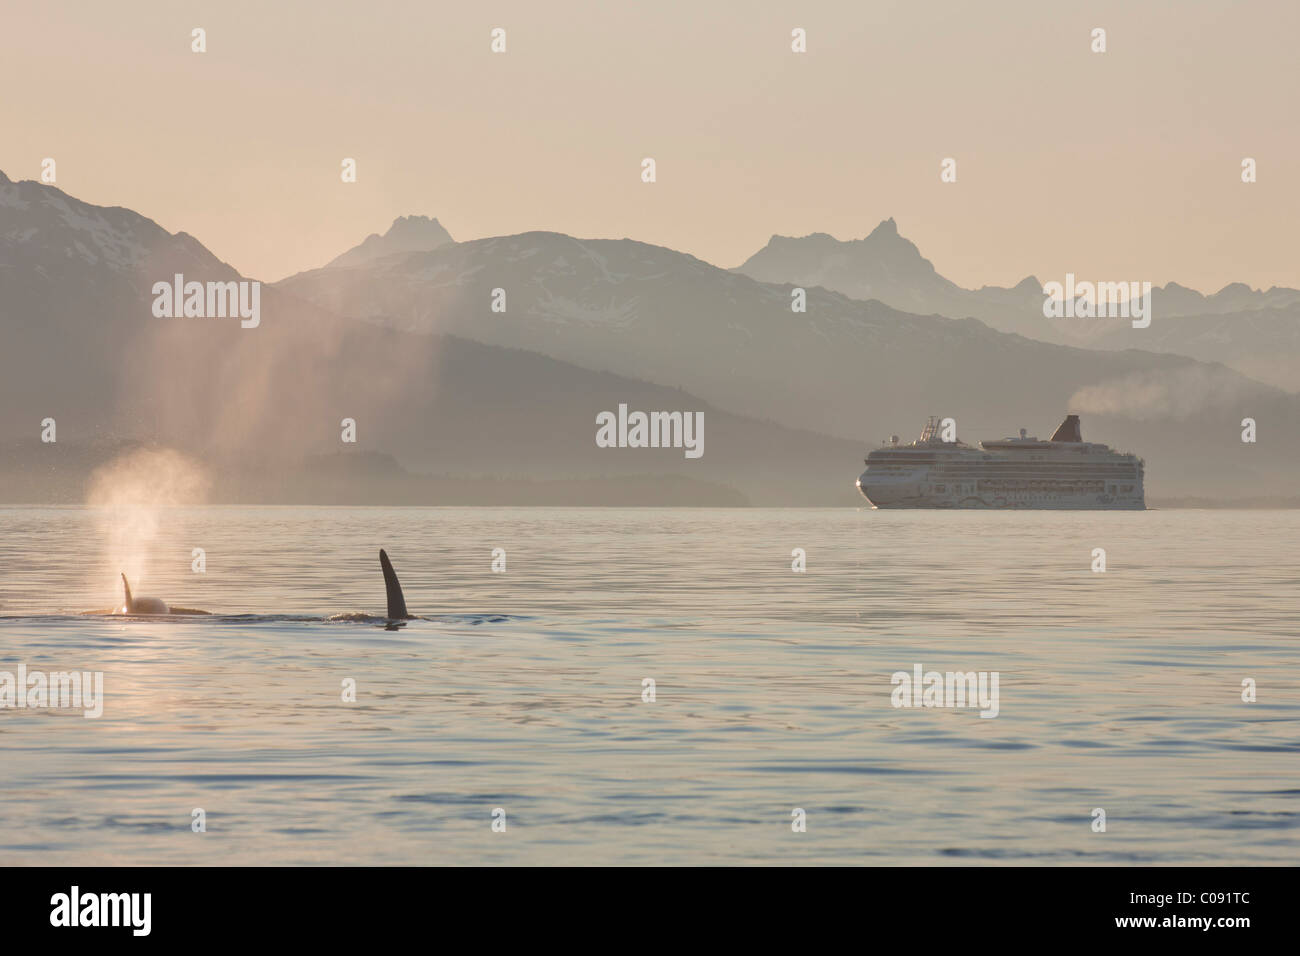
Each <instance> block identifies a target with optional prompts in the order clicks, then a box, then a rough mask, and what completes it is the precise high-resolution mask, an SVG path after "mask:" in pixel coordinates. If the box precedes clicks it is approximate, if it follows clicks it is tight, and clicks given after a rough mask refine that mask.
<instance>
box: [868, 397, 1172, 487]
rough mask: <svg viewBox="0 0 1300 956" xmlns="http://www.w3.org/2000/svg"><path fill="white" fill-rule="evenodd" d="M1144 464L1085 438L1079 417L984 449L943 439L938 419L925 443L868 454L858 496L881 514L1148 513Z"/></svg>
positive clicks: (1022, 431)
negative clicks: (1046, 433) (1042, 437)
mask: <svg viewBox="0 0 1300 956" xmlns="http://www.w3.org/2000/svg"><path fill="white" fill-rule="evenodd" d="M1144 464H1145V463H1144V462H1143V461H1142V459H1141V458H1138V457H1137V456H1136V455H1130V454H1123V453H1121V452H1117V451H1113V450H1111V449H1110V448H1109V447H1108V446H1106V445H1098V444H1094V443H1093V442H1086V441H1084V440H1083V435H1082V433H1081V430H1080V428H1079V416H1078V415H1067V416H1066V417H1065V421H1063V422H1061V425H1060V427H1059V428H1057V429H1056V431H1055V433H1053V435H1052V437H1051V438H1050V439H1048V440H1047V441H1039V440H1038V439H1037V438H1033V437H1031V436H1028V435H1026V434H1025V429H1023V428H1022V429H1020V437H1019V438H1003V439H1000V440H999V441H982V442H980V443H979V447H978V448H974V447H972V446H970V445H967V444H965V443H964V442H960V441H955V440H954V441H945V440H944V439H943V438H941V437H940V425H939V422H938V421H937V420H936V419H935V418H934V417H933V416H932V417H931V418H930V420H929V421H928V422H927V423H926V426H925V429H924V430H923V431H922V432H921V437H920V438H919V439H917V440H916V441H914V442H911V443H910V444H907V445H901V444H899V441H898V436H897V435H895V436H893V437H891V438H890V440H889V442H888V443H886V444H884V445H882V446H881V447H880V448H877V449H875V450H874V451H872V452H870V453H868V455H867V457H866V465H867V469H866V471H864V472H863V473H862V474H861V475H860V476H859V477H858V490H859V491H861V492H862V494H863V495H864V496H865V497H866V499H867V500H868V501H870V502H871V503H872V504H873V505H875V506H876V507H877V508H1087V509H1112V508H1114V509H1133V510H1142V509H1144V508H1146V502H1145V499H1144V496H1143V490H1142V472H1143V467H1144Z"/></svg>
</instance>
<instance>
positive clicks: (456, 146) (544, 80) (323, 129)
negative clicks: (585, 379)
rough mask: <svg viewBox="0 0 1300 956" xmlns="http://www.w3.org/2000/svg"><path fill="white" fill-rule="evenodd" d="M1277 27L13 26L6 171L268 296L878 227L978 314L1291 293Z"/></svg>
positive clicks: (433, 6) (536, 7) (1005, 19)
mask: <svg viewBox="0 0 1300 956" xmlns="http://www.w3.org/2000/svg"><path fill="white" fill-rule="evenodd" d="M196 27H201V28H203V29H204V30H205V31H206V41H207V51H206V52H204V53H194V52H192V51H191V43H192V39H191V31H192V30H193V29H194V28H196ZM497 27H500V28H503V29H504V30H505V31H506V52H504V53H493V52H492V51H491V48H490V45H491V31H492V30H493V29H494V28H497ZM1097 27H1101V28H1103V29H1105V30H1106V43H1107V50H1106V52H1105V53H1094V52H1092V49H1091V46H1092V43H1093V40H1092V31H1093V29H1094V28H1097ZM795 28H802V29H804V30H806V31H807V52H806V53H794V52H792V51H791V31H792V30H793V29H795ZM1298 33H1300V3H1296V2H1295V0H1277V2H1271V0H1270V2H1266V0H1256V2H1250V0H1245V2H1235V3H1234V2H1226V0H1225V2H1217V0H1178V2H1163V0H1143V2H1141V3H1133V2H1131V0H1126V2H1091V3H1083V2H1073V0H1052V2H1043V0H1023V2H1021V0H996V2H980V3H974V2H972V3H959V2H924V0H904V2H871V3H865V2H862V0H785V2H777V0H714V2H710V0H687V2H681V0H657V2H655V3H638V2H632V0H603V2H594V0H593V2H583V0H549V2H545V3H540V2H537V0H526V2H504V0H497V2H459V0H458V2H439V0H367V2H365V3H357V2H340V0H275V2H267V0H130V2H127V3H111V4H109V3H103V2H102V0H77V2H71V0H67V2H61V0H41V2H36V0H6V4H5V10H4V17H3V25H2V26H0V89H2V90H3V91H4V92H3V93H0V130H3V134H2V135H0V170H3V171H4V172H5V173H6V174H7V175H9V177H10V178H12V179H36V178H39V176H40V171H41V161H42V159H44V158H45V157H52V158H54V159H55V161H56V163H57V183H56V185H57V186H58V187H59V188H61V189H63V190H64V191H65V192H68V193H70V194H71V195H73V196H76V197H77V198H80V199H83V200H86V201H88V202H92V203H97V204H101V205H120V206H127V207H129V208H131V209H134V210H136V211H137V212H140V213H142V214H143V215H146V216H148V217H150V218H152V219H154V220H156V221H157V222H158V223H159V224H160V225H162V226H163V227H164V228H166V229H168V230H169V231H172V232H177V231H184V232H188V233H190V234H192V235H194V236H196V237H197V238H198V239H199V240H200V241H202V242H203V243H204V244H205V245H206V246H207V247H208V248H209V249H210V250H212V252H213V253H215V254H216V255H217V256H218V257H220V258H222V259H224V260H225V261H227V262H229V263H230V264H231V265H233V266H235V267H236V268H237V269H239V270H240V271H241V272H242V273H244V274H245V275H248V276H252V277H255V278H260V279H263V280H268V281H269V280H275V279H279V278H282V277H283V276H286V275H290V274H292V273H295V272H298V271H301V270H304V269H310V268H314V267H317V266H320V265H323V264H324V263H325V262H326V261H328V260H329V259H331V258H333V257H334V256H336V255H338V254H339V253H341V252H342V251H344V250H345V249H347V248H350V247H351V246H354V245H356V244H357V243H358V242H360V241H361V240H362V239H364V238H365V237H366V236H367V235H369V234H370V233H372V232H383V231H385V230H386V229H387V228H388V225H389V224H390V223H391V221H392V220H393V219H394V218H396V217H397V216H401V215H411V214H421V215H428V216H435V217H437V218H438V219H439V220H440V221H441V222H442V224H443V225H444V226H445V227H446V228H447V229H448V230H449V231H450V232H451V234H452V236H453V237H454V238H456V239H458V240H465V239H475V238H481V237H486V236H493V235H502V234H510V233H518V232H524V231H528V230H534V229H546V230H553V231H557V232H564V233H568V234H571V235H576V236H579V237H584V238H623V237H629V238H634V239H639V240H642V241H645V242H650V243H655V244H658V245H664V246H669V247H671V248H674V249H677V250H680V251H682V252H687V253H690V254H692V255H695V256H698V257H699V258H701V259H704V260H706V261H709V262H712V263H714V264H716V265H720V266H723V267H732V266H736V265H739V264H740V263H741V262H743V261H744V260H745V259H746V258H748V257H749V256H750V255H751V254H753V253H754V252H755V251H757V250H758V249H759V248H761V247H762V246H763V245H764V244H765V243H766V242H767V241H768V239H769V238H770V237H771V236H772V235H773V234H780V235H806V234H808V233H811V232H827V233H830V234H832V235H835V236H837V237H839V238H842V239H850V238H860V237H862V236H865V235H867V234H868V233H869V232H870V231H871V230H872V229H873V228H874V227H875V226H876V224H877V223H878V222H880V221H881V220H882V219H886V218H889V217H893V218H895V219H896V221H897V223H898V227H899V231H900V232H901V233H902V235H904V236H906V237H907V238H909V239H911V240H913V241H914V242H916V243H917V245H918V246H919V247H920V249H921V252H922V254H923V255H925V256H926V257H927V258H929V259H930V260H931V261H932V262H934V264H935V267H936V268H937V269H938V270H939V271H940V272H941V273H942V274H944V275H945V276H947V277H948V278H950V279H952V280H953V281H955V282H957V283H958V284H960V285H963V286H966V287H978V286H981V285H986V284H989V285H1012V284H1014V283H1016V282H1017V281H1019V280H1020V279H1022V278H1024V277H1025V276H1026V275H1030V274H1033V275H1036V276H1038V278H1039V279H1040V280H1041V281H1044V282H1046V281H1050V280H1052V279H1058V280H1059V279H1061V278H1063V277H1064V275H1065V273H1066V272H1074V273H1075V274H1076V275H1078V276H1080V277H1081V278H1094V279H1097V280H1106V281H1120V280H1141V281H1151V282H1153V283H1156V284H1163V283H1165V282H1167V281H1170V280H1173V281H1178V282H1181V283H1182V284H1184V285H1187V286H1190V287H1192V288H1196V289H1199V290H1201V291H1205V292H1209V291H1214V290H1217V289H1218V288H1220V287H1221V286H1223V285H1224V284H1226V283H1228V282H1231V281H1243V282H1246V283H1248V284H1250V285H1252V286H1256V287H1261V288H1268V287H1270V286H1273V285H1283V286H1292V287H1300V262H1298V261H1297V259H1296V257H1295V247H1296V244H1295V238H1294V235H1295V223H1296V222H1297V221H1300V188H1297V182H1298V181H1300V124H1298V123H1297V122H1296V117H1297V116H1300V82H1298V80H1300V72H1298V70H1297V66H1296V62H1295V54H1294V42H1295V37H1296V35H1297V34H1298ZM345 157H351V158H353V159H355V160H356V163H357V181H356V182H355V183H344V182H342V181H341V177H340V169H341V163H342V160H343V159H344V158H345ZM645 157H653V158H654V159H655V162H656V167H657V181H656V182H654V183H644V182H642V180H641V161H642V159H643V158H645ZM947 157H951V158H953V159H955V160H956V161H957V181H956V182H955V183H943V182H941V180H940V164H941V161H942V160H943V159H945V158H947ZM1245 157H1251V158H1254V159H1255V160H1256V163H1257V170H1258V173H1257V175H1258V181H1257V182H1255V183H1252V184H1245V183H1243V182H1242V181H1241V163H1242V159H1243V158H1245Z"/></svg>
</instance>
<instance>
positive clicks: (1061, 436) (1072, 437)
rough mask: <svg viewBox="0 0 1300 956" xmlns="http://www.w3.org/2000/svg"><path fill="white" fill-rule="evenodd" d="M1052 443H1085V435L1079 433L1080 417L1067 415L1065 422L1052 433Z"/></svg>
mask: <svg viewBox="0 0 1300 956" xmlns="http://www.w3.org/2000/svg"><path fill="white" fill-rule="evenodd" d="M1052 441H1077V442H1081V441H1083V435H1082V434H1081V433H1080V431H1079V416H1078V415H1066V416H1065V421H1063V422H1061V424H1060V425H1059V426H1058V427H1057V429H1056V431H1054V432H1053V433H1052Z"/></svg>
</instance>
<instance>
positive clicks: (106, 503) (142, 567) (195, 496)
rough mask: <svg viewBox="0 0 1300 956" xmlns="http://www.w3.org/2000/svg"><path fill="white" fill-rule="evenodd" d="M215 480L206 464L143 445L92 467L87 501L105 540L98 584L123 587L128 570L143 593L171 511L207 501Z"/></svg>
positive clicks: (98, 535)
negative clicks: (93, 469)
mask: <svg viewBox="0 0 1300 956" xmlns="http://www.w3.org/2000/svg"><path fill="white" fill-rule="evenodd" d="M210 486H211V479H210V478H209V477H208V474H207V472H206V470H205V469H204V467H203V465H201V464H200V463H199V462H198V461H196V460H194V459H193V458H190V457H189V456H187V455H184V454H182V453H180V452H178V451H175V450H173V449H170V448H138V449H135V450H134V451H131V452H129V453H128V454H125V455H122V456H120V457H118V458H115V459H113V460H112V461H110V462H109V463H107V464H105V465H104V466H102V467H101V468H99V469H97V470H96V471H95V472H94V473H92V474H91V476H90V486H89V489H88V490H87V493H86V502H87V504H88V505H89V506H90V508H91V513H92V514H93V516H94V519H95V523H96V528H95V535H94V540H98V541H102V542H104V552H103V555H102V558H101V561H100V564H99V567H98V569H97V573H96V574H95V577H94V581H95V584H96V585H97V586H98V585H101V584H102V583H103V582H108V583H109V584H110V585H111V587H120V582H121V577H120V575H121V574H125V575H126V576H127V579H128V580H129V581H131V583H132V587H133V588H135V589H136V593H137V594H139V593H143V592H142V591H141V588H142V587H143V586H145V585H148V583H149V580H148V569H149V558H150V556H151V555H152V554H154V553H155V546H156V544H157V541H158V536H159V533H160V532H161V531H162V529H163V524H164V522H165V521H166V520H167V518H168V512H169V511H170V510H171V509H174V508H176V507H177V506H180V505H197V504H202V503H203V502H204V501H205V500H206V498H207V494H208V489H209V487H210ZM118 597H119V598H121V597H122V594H121V593H119V594H118ZM118 604H119V605H120V604H121V602H120V601H118Z"/></svg>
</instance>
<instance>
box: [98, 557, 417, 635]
mask: <svg viewBox="0 0 1300 956" xmlns="http://www.w3.org/2000/svg"><path fill="white" fill-rule="evenodd" d="M379 566H380V567H381V568H383V569H384V590H385V591H387V592H388V619H389V620H390V621H404V620H406V619H407V618H409V617H410V616H411V615H409V614H407V613H406V598H404V597H402V586H401V585H400V584H398V583H397V572H396V571H394V570H393V562H391V561H389V560H388V552H387V551H385V550H384V549H383V548H380V549H379ZM123 580H125V579H123Z"/></svg>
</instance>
